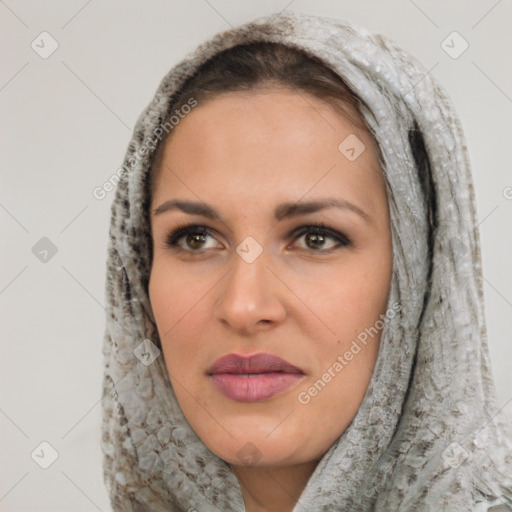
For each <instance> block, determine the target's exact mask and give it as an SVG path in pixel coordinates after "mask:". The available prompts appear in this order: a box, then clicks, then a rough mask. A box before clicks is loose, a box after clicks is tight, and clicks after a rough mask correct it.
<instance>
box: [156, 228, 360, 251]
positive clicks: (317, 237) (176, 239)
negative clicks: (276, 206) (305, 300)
mask: <svg viewBox="0 0 512 512" xmlns="http://www.w3.org/2000/svg"><path fill="white" fill-rule="evenodd" d="M208 237H210V238H213V237H212V235H211V234H210V231H209V228H208V227H206V226H202V225H198V224H192V225H184V226H178V227H176V228H175V229H174V230H173V231H172V232H171V233H170V234H169V235H168V236H167V239H166V244H167V245H168V246H169V247H171V248H172V249H174V250H177V251H185V252H190V253H201V252H202V251H204V250H206V249H209V248H211V247H205V246H204V243H205V240H206V239H207V238H208ZM302 237H305V241H306V244H308V246H307V247H306V248H305V250H308V249H310V250H311V251H313V252H331V250H333V249H337V248H340V247H346V246H349V245H351V241H350V240H349V239H348V238H347V237H346V236H345V235H343V234H342V233H340V232H338V231H336V230H334V229H330V228H328V227H326V226H325V225H324V224H323V223H319V224H312V225H307V226H300V227H299V228H297V229H295V230H293V231H292V232H291V233H290V234H289V238H293V239H294V240H298V239H300V238H302ZM182 239H184V244H185V245H186V246H188V248H187V247H183V245H182V244H181V243H180V241H181V240H182ZM328 239H331V241H334V242H337V244H335V246H334V247H330V248H327V249H326V248H325V247H324V245H325V241H326V240H328Z"/></svg>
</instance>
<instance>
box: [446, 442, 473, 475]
mask: <svg viewBox="0 0 512 512" xmlns="http://www.w3.org/2000/svg"><path fill="white" fill-rule="evenodd" d="M468 457H469V454H468V452H467V451H466V450H465V449H464V448H463V447H462V446H461V445H460V444H459V443H457V441H454V442H453V443H451V444H449V445H448V446H447V447H446V448H445V449H444V450H443V453H441V458H442V459H443V460H444V461H445V462H446V464H448V465H449V466H450V467H452V468H454V469H455V468H458V467H459V466H460V465H461V464H462V463H463V462H464V461H465V460H466V459H467V458H468Z"/></svg>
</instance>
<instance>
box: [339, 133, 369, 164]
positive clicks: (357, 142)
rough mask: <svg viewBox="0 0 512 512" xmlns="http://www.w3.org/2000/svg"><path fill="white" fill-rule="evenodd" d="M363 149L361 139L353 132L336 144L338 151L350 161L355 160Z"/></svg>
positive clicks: (364, 147)
mask: <svg viewBox="0 0 512 512" xmlns="http://www.w3.org/2000/svg"><path fill="white" fill-rule="evenodd" d="M365 149H366V146H365V145H364V144H363V141H362V140H361V139H360V138H359V137H357V136H356V135H354V134H353V133H351V134H350V135H349V136H348V137H346V138H345V139H343V140H342V141H341V142H340V144H339V146H338V151H339V152H340V153H341V154H342V155H344V156H345V157H346V158H347V159H348V160H350V161H351V162H353V161H354V160H357V159H358V158H359V157H360V156H361V155H362V153H363V152H364V150H365Z"/></svg>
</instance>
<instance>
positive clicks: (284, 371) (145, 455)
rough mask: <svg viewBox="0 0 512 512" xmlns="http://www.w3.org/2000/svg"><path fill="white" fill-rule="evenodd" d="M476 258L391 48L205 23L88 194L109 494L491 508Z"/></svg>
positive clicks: (447, 132)
mask: <svg viewBox="0 0 512 512" xmlns="http://www.w3.org/2000/svg"><path fill="white" fill-rule="evenodd" d="M480 268H481V262H480V245H479V235H478V229H477V225H476V213H475V199H474V193H473V188H472V179H471V170H470V165H469V162H468V157H467V153H466V150H465V141H464V137H463V133H462V129H461V127H460V124H459V121H458V118H457V116H456V114H455V112H454V109H453V106H452V105H451V103H450V101H449V99H448V98H447V97H446V95H445V93H444V92H443V90H442V89H441V88H440V86H439V85H438V84H437V82H436V81H435V80H434V79H433V78H432V77H431V76H429V75H428V74H425V70H424V68H423V67H422V66H421V65H420V64H419V63H418V62H417V61H416V60H415V59H413V58H412V57H410V56H408V55H407V54H406V53H404V52H403V51H402V50H401V49H400V48H398V47H397V46H396V45H395V44H394V43H393V42H391V41H390V40H389V39H387V38H385V37H382V36H380V35H373V34H370V33H369V32H367V31H366V30H363V29H361V28H357V27H354V26H353V25H351V24H348V23H346V22H343V21H340V20H335V19H329V18H322V17H316V16H310V15H305V14H299V13H288V14H283V15H281V16H279V17H268V18H260V19H258V20H255V21H254V22H252V23H249V24H246V25H244V26H241V27H238V28H235V29H232V30H230V31H227V32H224V33H221V34H218V35H216V36H215V37H214V38H213V39H212V40H211V41H208V42H206V43H204V44H203V45H201V46H200V47H199V48H198V49H197V50H196V51H195V52H193V53H191V54H190V55H188V56H187V57H186V58H185V59H184V60H183V61H182V62H181V63H180V64H178V65H177V66H175V67H174V68H173V69H172V70H171V71H170V72H169V74H168V75H167V76H166V77H165V78H164V79H163V80H162V82H161V84H160V86H159V88H158V91H157V93H156V95H155V97H154V99H153V101H152V102H151V103H150V104H149V105H148V107H147V108H146V110H145V111H144V112H143V113H142V115H141V116H140V118H139V119H138V121H137V124H136V127H135V132H134V136H133V138H132V140H131V142H130V145H129V147H128V151H127V154H126V158H125V161H124V165H123V172H122V173H121V178H120V181H119V184H118V187H117V191H116V197H115V200H114V203H113V205H112V223H111V230H110V246H109V258H108V268H107V303H108V311H109V315H108V318H107V328H106V332H105V345H104V354H105V378H104V385H105V398H104V400H103V407H104V410H103V421H104V423H103V438H102V449H103V451H104V455H105V458H104V476H105V481H106V483H107V486H108V489H109V492H110V496H111V501H112V506H113V508H114V510H116V511H117V510H119V511H121V510H123V511H126V510H134V511H142V510H152V511H158V510H162V511H163V510H166V511H167V510H176V511H194V510H197V511H200V512H202V511H218V510H221V511H230V510H233V511H243V510H246V511H249V512H253V511H260V510H266V511H274V510H276V511H277V510H279V511H293V512H298V511H318V510H336V511H338V510H339V511H342V510H344V511H345V510H347V511H348V510H357V511H373V510H376V511H388V510H389V511H397V510H400V511H408V510H415V511H422V510H425V511H426V510H436V511H438V510H450V511H458V510H464V511H467V510H509V508H508V507H507V505H509V506H510V505H511V504H512V431H511V430H512V429H511V427H510V423H509V422H507V419H506V418H505V417H504V415H503V414H502V413H500V412H499V411H498V408H497V406H496V403H495V402H496V397H495V389H494V384H493V382H492V374H491V369H490V362H489V355H488V349H487V342H486V330H485V319H484V316H483V290H482V285H481V281H480V280H479V279H478V277H479V276H480ZM491 507H493V508H491Z"/></svg>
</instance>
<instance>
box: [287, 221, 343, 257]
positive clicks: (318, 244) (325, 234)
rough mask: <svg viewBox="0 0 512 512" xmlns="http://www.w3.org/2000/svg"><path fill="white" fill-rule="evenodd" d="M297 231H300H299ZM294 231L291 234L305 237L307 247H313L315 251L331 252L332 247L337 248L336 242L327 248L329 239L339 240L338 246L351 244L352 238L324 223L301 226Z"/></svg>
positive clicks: (296, 237) (296, 236)
mask: <svg viewBox="0 0 512 512" xmlns="http://www.w3.org/2000/svg"><path fill="white" fill-rule="evenodd" d="M297 231H299V232H298V233H297ZM293 233H294V234H292V235H291V236H293V238H295V239H299V238H301V237H305V238H304V240H305V243H306V249H311V250H312V251H315V252H329V251H330V250H331V249H334V248H336V244H335V245H334V246H333V247H328V248H325V244H326V240H327V239H331V240H334V241H335V242H337V246H338V247H340V246H341V247H346V246H348V245H351V242H350V240H349V239H348V238H347V237H346V236H345V235H343V234H342V233H339V232H338V231H336V230H333V229H330V228H327V227H325V226H324V224H316V225H311V226H301V227H300V228H298V230H295V231H294V232H293Z"/></svg>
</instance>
